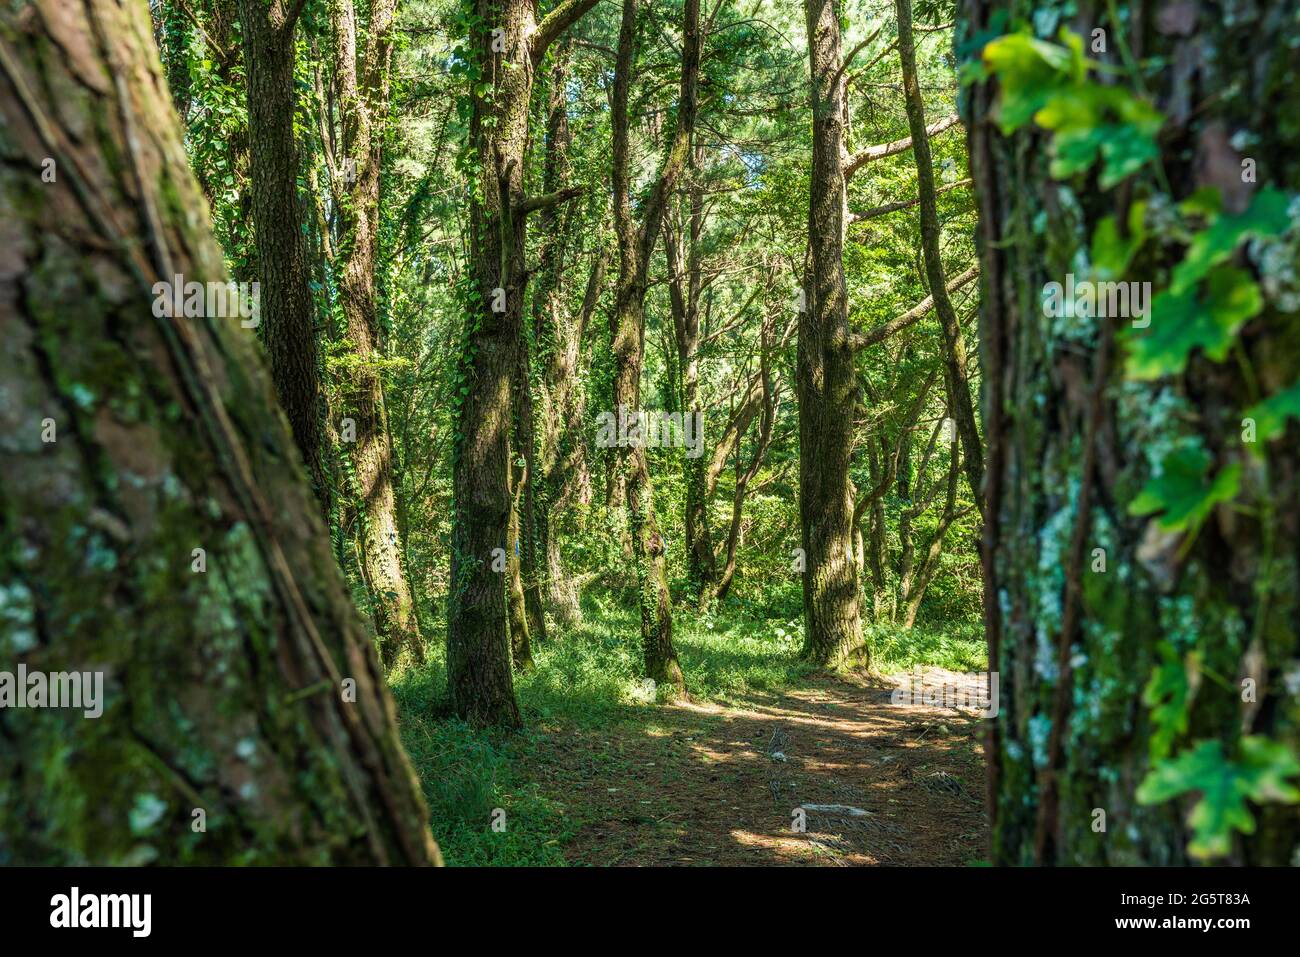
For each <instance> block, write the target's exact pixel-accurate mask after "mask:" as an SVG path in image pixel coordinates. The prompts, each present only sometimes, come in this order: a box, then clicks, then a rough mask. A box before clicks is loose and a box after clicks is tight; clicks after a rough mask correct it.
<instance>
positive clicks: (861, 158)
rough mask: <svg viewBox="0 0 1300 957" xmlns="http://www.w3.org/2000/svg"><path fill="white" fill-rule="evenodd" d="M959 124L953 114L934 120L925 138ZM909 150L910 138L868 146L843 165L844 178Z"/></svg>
mask: <svg viewBox="0 0 1300 957" xmlns="http://www.w3.org/2000/svg"><path fill="white" fill-rule="evenodd" d="M959 123H961V117H960V116H958V115H957V114H956V113H953V114H952V115H951V116H945V117H944V118H943V119H941V120H935V121H934V122H933V123H931V124H930V125H929V126H927V127H926V128H925V134H926V136H938V135H939V134H940V133H942V132H943V131H944V130H948V129H952V127H954V126H957V125H958V124H959ZM911 148H912V138H911V137H910V136H905V137H903V138H902V139H901V140H894V141H893V142H892V143H879V144H877V145H875V146H868V147H867V148H866V149H864V150H862V151H861V152H859V153H858V154H857V155H856V156H854V157H853V158H852V159H850V160H849V161H848V162H847V163H845V164H844V178H845V179H848V178H849V177H851V176H852V175H853V174H854V173H856V172H857V171H858V170H860V169H861V168H862V167H864V166H866V165H867V164H868V163H871V162H874V161H875V160H878V159H884V158H885V157H886V156H894V155H896V154H898V153H902V152H904V151H905V150H910V149H911Z"/></svg>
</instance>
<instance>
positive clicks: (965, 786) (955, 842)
mask: <svg viewBox="0 0 1300 957" xmlns="http://www.w3.org/2000/svg"><path fill="white" fill-rule="evenodd" d="M889 690H890V689H889V688H882V687H881V686H880V685H875V686H869V685H867V684H864V683H860V682H856V681H853V680H851V679H843V678H836V677H830V676H819V677H815V678H810V679H808V680H807V681H806V682H805V683H803V684H802V685H801V686H800V687H797V688H794V689H791V690H788V691H784V692H781V693H774V694H761V693H755V694H751V695H749V696H747V697H746V698H745V699H743V700H742V701H740V702H737V703H735V704H734V705H733V706H731V707H726V708H723V707H719V706H717V705H712V704H696V703H682V704H677V705H672V706H664V707H661V708H659V709H657V711H656V712H655V715H654V717H653V718H652V719H650V723H649V724H648V725H647V724H646V723H645V721H646V718H645V712H644V711H642V712H640V713H639V714H640V717H639V718H638V720H637V721H636V722H632V721H628V722H622V723H618V724H615V725H613V726H611V727H610V728H608V729H602V730H596V731H579V732H575V731H567V732H565V731H558V730H557V731H553V732H552V733H551V734H549V735H548V739H549V740H548V742H547V746H546V747H544V748H539V749H538V750H537V752H536V753H535V754H534V755H533V757H532V758H531V759H530V761H529V764H528V766H527V767H526V768H524V769H523V770H524V773H525V774H527V775H528V776H529V777H530V778H532V779H533V780H534V781H535V782H536V784H537V785H538V786H539V787H540V788H541V789H542V791H543V792H545V793H546V794H547V795H548V796H549V797H551V798H552V799H553V800H555V801H556V802H557V803H559V804H561V805H562V806H563V808H564V813H565V818H566V822H567V823H568V825H569V827H570V833H569V835H568V839H567V840H565V841H564V844H563V853H564V856H565V858H566V859H567V860H568V861H569V862H570V863H572V864H593V865H609V864H622V865H631V864H728V865H773V864H778V865H779V864H791V865H813V866H818V865H820V866H829V865H834V866H846V865H855V864H891V865H902V864H913V865H914V864H929V865H958V866H960V865H964V864H968V863H971V862H972V861H976V860H979V859H980V858H982V857H983V856H984V853H985V852H984V847H985V833H984V820H983V818H984V815H983V750H982V747H981V738H982V735H981V730H980V727H981V726H980V723H979V722H978V721H977V720H975V718H974V716H973V714H971V713H969V712H967V713H962V712H957V711H952V710H942V709H935V708H925V707H904V706H896V705H893V704H891V703H890V700H889ZM807 805H823V806H825V805H840V806H842V807H839V808H833V809H821V810H816V809H811V808H809V809H806V810H805V811H804V812H803V814H802V817H803V819H804V821H805V828H806V829H805V830H803V831H802V832H800V831H798V830H796V829H795V826H796V825H797V823H798V819H799V816H800V815H799V814H798V813H797V811H796V809H797V808H799V807H801V806H805V807H806V806H807ZM849 809H857V810H858V811H860V812H865V813H855V812H854V811H853V810H849Z"/></svg>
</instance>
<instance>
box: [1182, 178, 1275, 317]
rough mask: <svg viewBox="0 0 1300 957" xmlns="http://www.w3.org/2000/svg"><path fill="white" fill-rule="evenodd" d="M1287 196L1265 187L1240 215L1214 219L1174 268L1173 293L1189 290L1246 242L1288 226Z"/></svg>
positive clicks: (1272, 233)
mask: <svg viewBox="0 0 1300 957" xmlns="http://www.w3.org/2000/svg"><path fill="white" fill-rule="evenodd" d="M1290 202H1291V201H1290V199H1289V198H1288V197H1287V195H1286V193H1284V192H1282V191H1281V190H1279V189H1275V188H1274V187H1272V186H1267V187H1265V188H1264V189H1262V190H1260V191H1259V192H1258V193H1256V194H1255V196H1254V198H1252V199H1251V201H1250V206H1249V207H1248V208H1247V209H1246V211H1245V212H1243V213H1238V214H1236V215H1227V216H1217V217H1215V219H1214V221H1213V222H1212V223H1210V225H1209V227H1208V228H1206V229H1204V230H1202V231H1201V232H1199V233H1197V234H1196V236H1195V238H1193V239H1192V244H1191V245H1190V246H1189V247H1188V248H1187V254H1186V255H1185V256H1184V257H1183V261H1182V262H1180V263H1179V264H1178V266H1177V268H1175V269H1174V276H1173V283H1172V284H1171V286H1170V290H1171V291H1172V292H1184V291H1186V290H1189V289H1191V288H1192V287H1193V286H1195V285H1196V283H1197V282H1199V281H1200V279H1201V277H1203V276H1204V275H1205V274H1206V273H1208V272H1209V271H1210V270H1211V269H1212V268H1213V267H1214V266H1216V265H1218V264H1219V263H1221V262H1223V261H1224V260H1225V259H1227V258H1228V257H1229V256H1231V255H1232V252H1233V250H1234V249H1236V248H1237V246H1238V244H1240V243H1241V242H1242V241H1243V240H1245V239H1250V238H1252V237H1256V238H1257V237H1260V236H1276V235H1278V234H1279V233H1283V232H1286V229H1287V227H1288V226H1289V225H1290V222H1291V220H1290V217H1289V216H1287V206H1288V205H1290Z"/></svg>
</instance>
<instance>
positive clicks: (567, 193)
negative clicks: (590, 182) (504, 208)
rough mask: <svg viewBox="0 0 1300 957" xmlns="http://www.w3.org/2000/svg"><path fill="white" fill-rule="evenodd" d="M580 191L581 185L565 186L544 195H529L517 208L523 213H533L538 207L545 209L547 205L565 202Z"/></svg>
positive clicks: (581, 190) (579, 194) (580, 193)
mask: <svg viewBox="0 0 1300 957" xmlns="http://www.w3.org/2000/svg"><path fill="white" fill-rule="evenodd" d="M582 192H583V189H582V187H581V186H566V187H565V188H564V189H557V190H556V191H555V192H553V193H547V194H546V195H545V196H529V197H528V198H527V199H525V200H524V201H523V202H522V203H520V204H519V209H520V211H521V212H523V213H524V214H528V213H533V212H536V211H537V210H539V209H546V208H547V207H549V206H555V205H557V204H559V203H563V202H566V201H568V200H570V199H573V197H575V196H581V195H582Z"/></svg>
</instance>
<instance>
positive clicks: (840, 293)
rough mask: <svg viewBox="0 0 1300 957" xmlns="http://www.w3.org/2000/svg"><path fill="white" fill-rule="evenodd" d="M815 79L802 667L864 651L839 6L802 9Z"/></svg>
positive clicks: (804, 366)
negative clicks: (852, 472) (856, 541)
mask: <svg viewBox="0 0 1300 957" xmlns="http://www.w3.org/2000/svg"><path fill="white" fill-rule="evenodd" d="M805 5H806V12H807V19H808V56H809V62H810V64H811V70H812V115H813V116H812V118H813V155H812V183H811V193H810V197H809V210H808V245H809V251H810V257H809V258H810V265H809V272H808V276H807V277H806V280H805V284H804V287H805V302H804V303H803V305H804V308H803V310H802V311H801V313H800V316H799V345H798V368H797V371H798V382H797V388H798V402H799V520H800V526H801V530H802V540H803V553H804V576H803V598H804V647H803V655H804V657H805V658H806V659H808V660H810V661H813V662H816V663H817V664H821V665H837V664H842V663H844V662H846V661H848V659H849V658H850V656H851V655H855V654H857V653H858V652H859V651H861V652H862V653H863V654H865V648H864V647H863V645H862V623H861V618H860V602H859V593H860V589H859V585H858V576H859V568H858V565H857V562H856V561H855V560H854V557H853V530H854V525H853V505H854V503H853V490H852V483H851V482H850V479H849V465H850V462H851V460H852V457H853V415H852V410H853V409H854V408H855V407H856V405H857V395H858V387H857V375H856V371H855V369H854V363H853V352H852V349H851V348H850V342H849V327H848V302H847V294H846V290H845V285H844V261H843V253H844V227H845V216H846V210H845V203H846V200H845V186H844V172H843V170H844V163H845V157H846V154H845V147H844V113H845V110H844V77H843V74H842V72H841V69H840V66H841V54H840V42H841V41H840V20H839V16H840V4H839V2H838V0H805Z"/></svg>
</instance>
